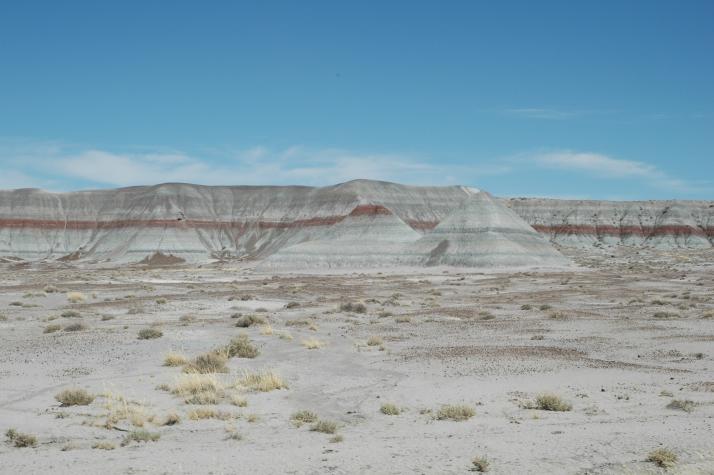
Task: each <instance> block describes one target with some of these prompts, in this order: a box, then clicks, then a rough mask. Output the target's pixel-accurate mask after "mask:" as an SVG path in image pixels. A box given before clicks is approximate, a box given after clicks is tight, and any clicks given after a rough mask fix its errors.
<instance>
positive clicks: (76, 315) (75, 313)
mask: <svg viewBox="0 0 714 475" xmlns="http://www.w3.org/2000/svg"><path fill="white" fill-rule="evenodd" d="M60 316H61V317H64V318H79V317H81V316H82V314H81V313H79V312H78V311H76V310H65V311H64V312H62V313H61V314H60Z"/></svg>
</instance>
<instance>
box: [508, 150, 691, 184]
mask: <svg viewBox="0 0 714 475" xmlns="http://www.w3.org/2000/svg"><path fill="white" fill-rule="evenodd" d="M518 159H519V160H521V161H522V160H527V161H530V162H532V163H534V164H536V165H537V166H539V167H544V168H551V169H557V170H574V171H580V172H587V173H591V174H594V175H597V176H600V177H605V178H615V179H625V178H634V179H639V180H640V181H642V182H644V184H646V185H649V186H652V187H655V188H662V189H668V190H674V191H682V192H699V191H701V189H700V188H699V186H697V185H694V184H692V183H688V182H686V181H684V180H681V179H679V178H675V177H672V176H670V175H668V174H667V173H665V172H664V171H662V170H660V169H659V168H657V167H656V166H654V165H651V164H649V163H645V162H639V161H634V160H622V159H617V158H612V157H609V156H607V155H603V154H599V153H590V152H575V151H572V150H561V151H554V152H544V153H535V154H526V155H521V156H519V158H518Z"/></svg>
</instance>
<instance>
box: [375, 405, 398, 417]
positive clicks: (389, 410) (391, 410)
mask: <svg viewBox="0 0 714 475" xmlns="http://www.w3.org/2000/svg"><path fill="white" fill-rule="evenodd" d="M379 412H381V413H382V414H384V415H387V416H398V415H399V414H401V412H402V410H401V409H399V408H398V407H397V406H396V405H394V404H391V403H386V404H382V407H380V408H379Z"/></svg>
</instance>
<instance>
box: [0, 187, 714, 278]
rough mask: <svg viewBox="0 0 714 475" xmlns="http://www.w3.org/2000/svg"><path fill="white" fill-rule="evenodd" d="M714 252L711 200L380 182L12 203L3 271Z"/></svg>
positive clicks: (13, 193)
mask: <svg viewBox="0 0 714 475" xmlns="http://www.w3.org/2000/svg"><path fill="white" fill-rule="evenodd" d="M713 242H714V202H711V201H629V202H618V201H570V200H551V199H532V198H511V199H499V198H494V197H492V196H491V195H490V194H489V193H487V192H485V191H481V190H477V189H474V188H469V187H464V186H448V187H420V186H407V185H400V184H396V183H387V182H381V181H370V180H355V181H350V182H347V183H340V184H337V185H333V186H326V187H307V186H200V185H191V184H183V183H167V184H160V185H154V186H137V187H129V188H119V189H109V190H90V191H77V192H69V193H50V192H46V191H42V190H37V189H18V190H10V191H0V256H1V257H2V258H3V259H5V260H25V261H36V260H64V261H80V262H87V263H114V264H126V263H135V262H142V261H143V262H151V260H152V259H159V260H167V261H168V262H193V263H200V262H208V261H212V260H216V259H222V260H225V259H244V260H252V261H258V263H259V266H262V267H265V268H269V269H279V268H282V269H294V270H300V269H308V268H340V267H352V268H367V267H389V266H434V265H448V266H458V267H492V266H521V265H537V266H545V267H548V266H560V265H564V264H567V263H568V260H567V259H566V258H565V257H564V256H563V255H561V254H560V253H559V252H558V250H557V249H556V247H557V246H568V247H592V246H595V247H602V248H607V247H609V246H632V247H650V248H661V249H672V248H703V249H705V248H711V247H712V245H713V244H712V243H713ZM554 244H555V245H557V246H554Z"/></svg>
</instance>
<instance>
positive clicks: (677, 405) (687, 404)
mask: <svg viewBox="0 0 714 475" xmlns="http://www.w3.org/2000/svg"><path fill="white" fill-rule="evenodd" d="M695 406H696V404H695V403H694V401H690V400H689V399H673V400H671V401H670V402H669V404H667V409H677V410H680V411H684V412H692V411H693V410H694V407H695Z"/></svg>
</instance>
